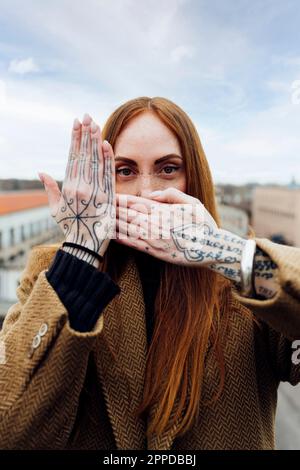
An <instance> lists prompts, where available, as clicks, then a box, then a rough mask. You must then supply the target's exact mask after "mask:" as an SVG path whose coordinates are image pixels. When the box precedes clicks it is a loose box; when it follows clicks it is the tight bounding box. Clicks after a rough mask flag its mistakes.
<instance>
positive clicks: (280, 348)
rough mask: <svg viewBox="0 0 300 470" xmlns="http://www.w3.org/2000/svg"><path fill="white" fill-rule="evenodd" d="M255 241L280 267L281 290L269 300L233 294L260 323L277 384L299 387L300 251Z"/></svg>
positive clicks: (265, 241)
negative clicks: (278, 382)
mask: <svg viewBox="0 0 300 470" xmlns="http://www.w3.org/2000/svg"><path fill="white" fill-rule="evenodd" d="M254 239H255V241H256V243H257V246H258V247H259V248H260V249H261V250H262V251H264V252H265V253H266V254H267V255H268V256H269V257H270V258H271V259H272V261H274V262H275V263H276V264H277V266H278V277H279V286H278V291H277V293H276V295H275V296H274V297H273V298H271V299H266V300H258V299H255V298H247V297H243V296H241V295H240V294H239V293H238V292H237V291H235V290H233V295H234V297H235V298H236V299H237V300H238V301H239V302H240V303H241V304H243V305H244V306H246V307H247V308H249V309H250V310H251V311H252V312H253V314H254V315H255V317H256V318H257V319H258V320H259V321H260V323H261V325H262V330H263V334H264V335H265V338H266V341H267V344H268V348H269V357H270V361H271V362H272V366H273V368H274V371H275V375H276V377H277V379H278V381H288V382H289V383H291V384H292V385H296V384H298V383H300V351H299V355H297V349H298V350H299V346H300V248H295V247H290V246H285V245H280V244H277V243H274V242H271V241H270V240H268V239H267V238H254Z"/></svg>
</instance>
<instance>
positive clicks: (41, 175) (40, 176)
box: [38, 172, 44, 183]
mask: <svg viewBox="0 0 300 470" xmlns="http://www.w3.org/2000/svg"><path fill="white" fill-rule="evenodd" d="M38 175H39V178H40V180H41V181H42V183H43V182H44V177H43V173H39V172H38Z"/></svg>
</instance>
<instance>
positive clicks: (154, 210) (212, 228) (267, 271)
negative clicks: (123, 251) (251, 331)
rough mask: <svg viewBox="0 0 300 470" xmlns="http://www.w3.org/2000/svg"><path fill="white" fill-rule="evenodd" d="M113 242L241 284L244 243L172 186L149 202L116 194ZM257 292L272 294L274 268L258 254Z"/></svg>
mask: <svg viewBox="0 0 300 470" xmlns="http://www.w3.org/2000/svg"><path fill="white" fill-rule="evenodd" d="M116 197H117V241H118V242H119V243H123V244H126V245H128V246H131V247H133V248H136V249H138V250H141V251H146V252H148V253H149V254H150V255H152V256H155V257H157V258H160V259H162V260H163V261H166V262H169V263H174V264H179V265H186V266H200V265H201V266H205V267H207V268H209V269H211V270H213V271H215V272H218V273H220V274H222V275H223V276H224V277H226V278H228V279H230V280H231V281H232V282H233V283H234V284H235V286H236V287H237V288H239V287H240V284H241V270H240V263H241V258H242V251H243V248H244V246H245V243H246V239H244V238H241V237H239V236H238V235H236V234H233V233H231V232H229V231H227V230H224V229H222V228H219V227H218V226H217V224H216V222H215V220H214V219H213V217H212V216H211V215H210V213H209V212H208V211H207V209H206V208H205V207H204V205H203V204H202V203H201V202H200V201H199V200H198V199H196V198H194V197H192V196H189V195H187V194H185V193H183V192H181V191H179V190H177V189H175V188H168V189H166V190H164V191H156V192H154V193H152V194H150V195H149V199H148V198H141V197H136V196H129V195H121V194H117V195H116ZM262 257H263V258H262ZM254 270H255V283H256V287H258V288H259V291H258V293H259V294H260V295H263V296H264V297H266V298H270V297H272V296H273V295H275V293H276V290H277V287H278V286H277V281H276V278H277V272H276V270H277V266H276V265H275V263H273V262H272V261H271V260H270V259H269V258H268V257H267V255H264V254H262V253H261V251H260V250H257V255H256V262H255V264H254Z"/></svg>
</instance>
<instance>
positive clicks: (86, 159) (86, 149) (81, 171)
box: [78, 114, 92, 184]
mask: <svg viewBox="0 0 300 470" xmlns="http://www.w3.org/2000/svg"><path fill="white" fill-rule="evenodd" d="M91 122H92V118H91V117H90V116H89V115H88V114H85V115H84V117H83V121H82V127H81V142H80V151H79V159H78V160H79V165H78V177H79V180H83V181H85V183H87V184H90V183H91V180H90V162H91Z"/></svg>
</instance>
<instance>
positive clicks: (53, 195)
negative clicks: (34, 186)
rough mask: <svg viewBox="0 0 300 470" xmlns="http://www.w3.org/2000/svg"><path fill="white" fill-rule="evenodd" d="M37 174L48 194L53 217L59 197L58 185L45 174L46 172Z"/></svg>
mask: <svg viewBox="0 0 300 470" xmlns="http://www.w3.org/2000/svg"><path fill="white" fill-rule="evenodd" d="M39 175H40V180H41V181H42V183H43V184H44V187H45V191H46V193H47V196H48V201H49V206H50V212H51V215H52V216H53V217H55V215H56V214H57V210H58V203H59V201H60V198H61V192H60V189H59V186H58V184H57V182H56V181H55V180H54V179H53V178H52V177H51V176H50V175H47V173H39Z"/></svg>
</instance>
